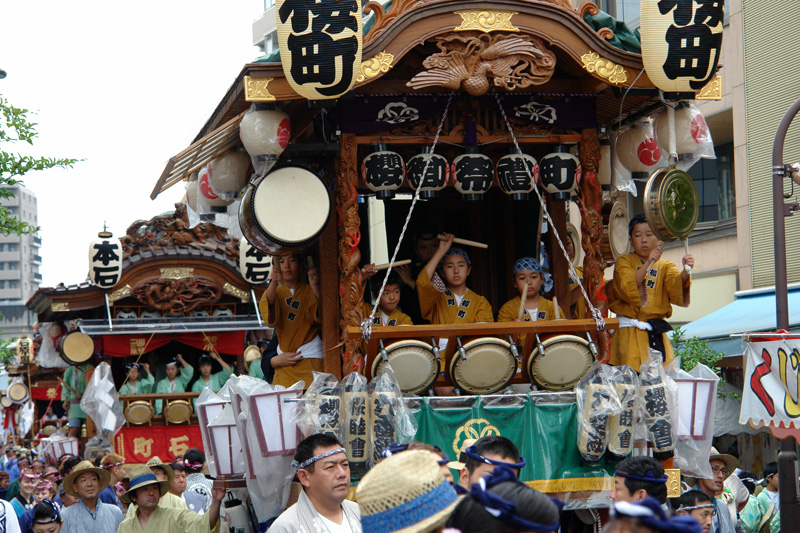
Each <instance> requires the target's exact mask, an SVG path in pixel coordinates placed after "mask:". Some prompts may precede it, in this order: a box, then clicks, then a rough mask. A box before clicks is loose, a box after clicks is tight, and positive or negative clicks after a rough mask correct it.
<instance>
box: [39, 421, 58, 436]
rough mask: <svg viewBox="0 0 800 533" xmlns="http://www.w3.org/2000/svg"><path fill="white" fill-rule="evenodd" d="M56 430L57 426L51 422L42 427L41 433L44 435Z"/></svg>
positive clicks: (49, 434)
mask: <svg viewBox="0 0 800 533" xmlns="http://www.w3.org/2000/svg"><path fill="white" fill-rule="evenodd" d="M56 431H58V428H57V427H56V426H54V425H53V424H49V425H47V426H44V427H43V428H42V434H43V435H44V436H46V437H49V436H51V435H53V434H54V433H55V432H56Z"/></svg>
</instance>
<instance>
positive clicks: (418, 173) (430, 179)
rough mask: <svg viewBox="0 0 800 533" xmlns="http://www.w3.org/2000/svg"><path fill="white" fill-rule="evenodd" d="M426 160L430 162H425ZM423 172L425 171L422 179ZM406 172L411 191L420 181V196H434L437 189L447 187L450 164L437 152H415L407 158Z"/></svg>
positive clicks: (415, 188)
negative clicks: (415, 153)
mask: <svg viewBox="0 0 800 533" xmlns="http://www.w3.org/2000/svg"><path fill="white" fill-rule="evenodd" d="M426 150H427V149H426ZM428 161H430V163H427V162H428ZM426 164H427V167H426ZM426 168H427V171H426ZM423 172H424V173H425V177H424V179H423V176H422V174H423ZM406 174H407V176H408V184H409V185H410V186H411V188H412V190H413V191H416V190H417V187H419V183H420V181H422V187H420V189H419V197H420V198H436V197H437V196H439V191H441V190H442V189H444V188H445V187H447V180H448V177H449V175H450V165H448V164H447V159H445V158H444V157H443V156H441V155H439V154H429V153H422V154H417V155H415V156H414V157H412V158H411V159H409V160H408V163H407V164H406Z"/></svg>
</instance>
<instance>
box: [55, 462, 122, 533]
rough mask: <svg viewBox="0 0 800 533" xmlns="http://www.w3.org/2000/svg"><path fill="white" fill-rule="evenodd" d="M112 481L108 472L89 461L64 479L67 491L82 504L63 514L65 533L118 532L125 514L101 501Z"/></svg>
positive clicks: (70, 507)
mask: <svg viewBox="0 0 800 533" xmlns="http://www.w3.org/2000/svg"><path fill="white" fill-rule="evenodd" d="M109 480H110V475H109V473H108V472H106V471H105V470H103V469H102V468H97V467H95V466H94V465H93V464H92V463H90V462H89V461H82V462H80V463H78V464H77V465H75V467H74V468H73V469H72V472H70V474H69V475H68V476H67V477H66V478H65V479H64V490H65V492H66V493H67V494H70V495H72V496H77V497H79V498H80V501H79V502H78V503H76V504H75V505H71V506H69V507H67V508H66V509H64V512H63V513H62V514H61V517H62V518H63V520H64V526H63V531H64V533H109V532H113V531H116V530H117V528H118V527H119V525H120V524H121V523H122V511H120V509H119V507H117V506H116V505H110V504H107V503H103V502H101V501H100V500H99V499H98V496H99V495H100V491H101V490H102V489H103V488H104V487H106V486H107V485H108V482H109Z"/></svg>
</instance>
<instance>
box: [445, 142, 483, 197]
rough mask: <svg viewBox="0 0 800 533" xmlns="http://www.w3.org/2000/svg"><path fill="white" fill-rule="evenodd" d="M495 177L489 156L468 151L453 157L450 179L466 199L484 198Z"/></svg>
mask: <svg viewBox="0 0 800 533" xmlns="http://www.w3.org/2000/svg"><path fill="white" fill-rule="evenodd" d="M468 150H470V149H468ZM493 177H494V165H493V164H492V160H491V158H490V157H489V156H486V155H483V154H478V153H473V152H470V151H468V152H467V153H466V154H461V155H460V156H458V157H456V158H455V159H453V165H452V168H451V170H450V179H451V180H452V181H453V185H454V186H455V188H456V190H457V191H458V192H460V193H461V197H462V198H463V199H464V200H469V201H473V200H481V199H483V195H484V193H486V191H488V190H489V188H491V186H492V178H493Z"/></svg>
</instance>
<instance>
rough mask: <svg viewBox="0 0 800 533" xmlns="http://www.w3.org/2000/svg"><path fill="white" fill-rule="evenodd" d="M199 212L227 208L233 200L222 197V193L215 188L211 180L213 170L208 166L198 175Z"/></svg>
mask: <svg viewBox="0 0 800 533" xmlns="http://www.w3.org/2000/svg"><path fill="white" fill-rule="evenodd" d="M197 191H198V193H199V194H198V196H197V212H198V213H203V212H205V210H204V207H210V208H214V207H226V206H227V205H229V204H230V203H231V202H232V201H233V199H226V198H223V197H222V196H220V191H218V190H217V189H216V188H214V183H213V180H212V179H211V170H210V169H209V167H208V165H205V166H203V167H202V168H201V169H200V171H199V172H198V173H197Z"/></svg>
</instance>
